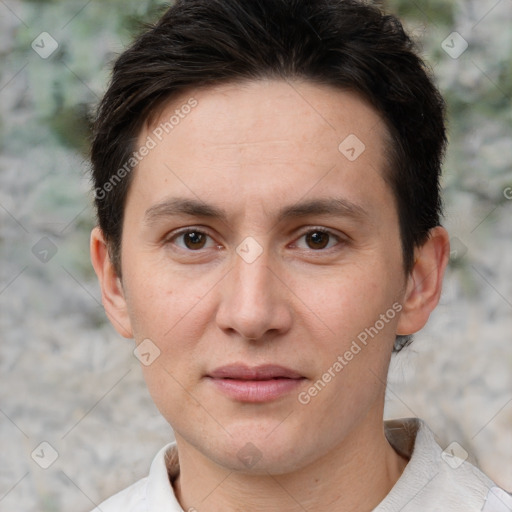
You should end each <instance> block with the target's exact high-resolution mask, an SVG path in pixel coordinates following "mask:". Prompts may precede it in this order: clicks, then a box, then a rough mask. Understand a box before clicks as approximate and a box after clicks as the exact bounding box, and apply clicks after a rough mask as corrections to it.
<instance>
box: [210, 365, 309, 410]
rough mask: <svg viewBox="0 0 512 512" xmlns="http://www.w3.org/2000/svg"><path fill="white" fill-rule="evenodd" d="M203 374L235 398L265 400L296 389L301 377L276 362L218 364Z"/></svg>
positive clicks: (300, 382)
mask: <svg viewBox="0 0 512 512" xmlns="http://www.w3.org/2000/svg"><path fill="white" fill-rule="evenodd" d="M206 378H207V379H208V380H210V381H211V382H212V384H213V385H214V386H215V387H216V389H217V390H218V391H220V392H221V393H223V394H224V395H226V396H228V397H229V398H232V399H234V400H236V401H239V402H252V403H258V402H269V401H272V400H276V399H277V398H280V397H282V396H284V395H286V394H289V393H290V392H292V391H294V390H296V389H297V387H298V386H299V385H301V384H302V382H303V381H304V380H305V377H304V376H303V375H301V374H300V373H298V372H296V371H295V370H292V369H290V368H286V367H284V366H278V365H261V366H253V367H250V366H246V365H243V364H232V365H227V366H221V367H219V368H217V369H215V370H213V371H212V372H210V373H209V374H208V375H206Z"/></svg>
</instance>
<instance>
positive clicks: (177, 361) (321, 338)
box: [91, 80, 449, 512]
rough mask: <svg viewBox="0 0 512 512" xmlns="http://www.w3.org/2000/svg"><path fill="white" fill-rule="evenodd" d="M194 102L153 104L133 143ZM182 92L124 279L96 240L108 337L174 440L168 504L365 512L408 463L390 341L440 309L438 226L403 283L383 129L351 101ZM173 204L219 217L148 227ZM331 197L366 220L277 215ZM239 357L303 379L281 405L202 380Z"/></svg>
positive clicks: (151, 171)
mask: <svg viewBox="0 0 512 512" xmlns="http://www.w3.org/2000/svg"><path fill="white" fill-rule="evenodd" d="M190 96H192V94H190V95H184V96H183V97H181V98H177V99H174V100H173V101H172V102H171V103H169V104H168V105H166V106H165V107H164V108H163V109H162V110H161V116H160V119H159V120H156V121H155V120H153V124H152V125H151V126H146V127H145V128H144V130H143V131H142V132H141V134H140V139H139V140H140V142H141V143H143V142H144V141H145V140H146V138H147V136H148V135H151V133H152V130H154V129H155V127H156V126H157V125H158V123H159V122H161V121H164V120H167V119H169V117H170V115H172V113H173V112H174V110H175V109H176V108H179V106H180V105H182V104H184V103H185V102H186V101H187V100H188V99H189V98H190ZM193 97H194V98H195V99H196V100H197V102H198V105H197V107H195V108H194V109H193V111H192V112H191V113H190V114H189V115H187V116H186V117H185V118H184V119H181V120H180V123H179V125H177V126H176V127H175V128H174V129H173V130H172V132H170V133H169V135H168V136H166V137H165V138H164V139H163V140H162V141H161V142H159V143H158V144H157V146H156V147H155V148H154V149H152V150H151V151H150V152H149V154H148V155H147V156H146V157H145V158H144V159H143V161H142V162H141V163H140V164H139V166H138V168H137V170H136V171H135V175H134V177H133V178H134V180H133V183H132V185H131V188H130V191H129V194H128V197H127V202H126V211H125V217H124V228H123V242H122V252H121V258H122V276H123V278H122V280H121V279H119V278H118V276H117V275H116V273H115V270H114V268H113V266H112V264H111V262H110V259H109V257H108V251H107V248H106V244H105V241H104V238H103V235H102V233H101V230H100V229H99V228H95V229H94V231H93V233H92V237H91V255H92V261H93V265H94V268H95V270H96V273H97V275H98V278H99V281H100V284H101V288H102V294H103V304H104V306H105V310H106V312H107V315H108V316H109V318H110V319H111V321H112V323H113V325H114V326H115V327H116V329H117V330H118V331H119V332H120V334H122V335H123V336H125V337H129V338H131V337H133V338H134V339H135V341H136V342H137V343H140V342H141V341H142V340H144V339H147V338H149V339H151V340H152V342H153V343H154V344H155V345H156V346H157V347H158V349H159V350H160V351H161V353H160V356H159V357H158V358H157V359H156V360H155V361H154V362H153V363H152V364H151V365H149V366H143V371H144V376H145V379H146V382H147V385H148V388H149V391H150V393H151V395H152V398H153V400H154V401H155V403H156V405H157V406H158V408H159V410H160V411H161V413H162V414H163V416H164V417H165V418H166V419H167V420H168V422H169V423H170V424H171V426H172V427H173V429H174V431H175V435H176V440H177V444H178V451H179V457H180V476H179V478H178V479H177V480H176V481H175V482H174V489H175V493H176V495H177V497H178V499H179V501H180V503H181V505H182V507H183V508H184V510H188V508H189V507H194V508H195V509H196V510H198V511H208V512H217V511H224V512H226V511H236V510H244V511H257V510H268V511H281V512H282V511H285V512H287V511H290V512H291V511H294V512H295V511H303V510H314V511H318V512H323V511H327V510H334V509H336V510H357V511H369V510H372V509H373V508H374V507H375V506H377V505H378V503H379V502H380V501H381V500H382V499H383V498H384V497H385V496H386V494H387V493H388V492H389V490H390V489H391V487H392V486H393V485H394V483H395V482H396V480H397V479H398V478H399V477H400V475H401V473H402V471H403V468H404V467H405V465H406V463H407V461H406V460H404V459H403V458H402V457H400V456H399V455H398V454H397V453H396V452H395V451H394V450H393V448H392V447H391V446H390V445H389V443H388V442H387V440H386V438H385V436H384V428H383V419H382V418H383V407H384V392H385V382H386V377H387V371H388V365H389V360H390V356H391V351H392V346H393V341H394V339H395V336H396V334H411V333H413V332H416V331H418V330H419V329H421V328H422V327H423V326H424V324H425V323H426V321H427V319H428V317H429V315H430V313H431V311H432V310H433V309H434V308H435V306H436V304H437V302H438V300H439V296H440V292H441V282H442V277H443V273H444V269H445V267H446V263H447V261H448V255H449V243H448V235H447V233H446V231H445V230H444V229H443V228H442V227H437V228H435V229H433V230H432V232H431V236H430V238H429V239H428V241H427V242H426V243H425V244H424V245H423V246H422V247H420V248H417V249H416V251H415V265H414V268H413V270H412V272H411V273H410V274H409V275H405V273H404V268H403V261H402V250H401V243H400V232H399V225H398V217H397V211H396V206H395V202H394V198H393V194H392V192H391V189H390V188H389V185H388V184H387V183H386V181H385V180H384V178H383V177H384V174H385V172H386V160H385V156H384V155H385V147H386V144H387V142H386V141H387V139H388V133H387V131H386V127H385V125H384V123H383V122H382V120H381V118H380V117H379V115H378V113H377V112H376V111H375V110H374V109H373V108H372V107H371V106H369V104H368V103H366V102H365V101H364V100H362V99H361V98H360V97H359V96H358V95H356V94H355V93H352V92H347V91H341V90H337V89H333V88H330V87H327V86H321V85H314V84H310V83H307V82H290V83H287V82H284V81H271V80H269V81H263V80H262V81H256V82H248V83H244V84H229V85H223V86H217V87H214V88H212V87H210V88H203V89H200V90H198V91H194V94H193ZM350 134H355V135H356V136H357V137H358V138H359V139H360V140H361V141H363V143H364V144H365V150H364V151H363V152H362V154H361V155H360V156H359V157H358V158H357V159H355V160H354V161H349V160H348V159H347V158H346V157H345V156H344V155H343V154H342V153H341V152H340V151H339V150H338V146H339V144H340V143H341V142H342V141H343V140H344V139H345V138H346V137H347V136H348V135H350ZM169 198H186V199H194V200H199V201H201V202H202V203H207V204H208V205H213V206H215V207H216V208H219V209H222V210H224V211H225V214H226V218H225V219H222V220H220V219H216V218H210V217H205V216H197V215H188V214H187V215H184V214H180V215H165V214H163V213H162V209H161V208H160V210H159V212H160V215H157V216H153V218H152V220H151V221H149V220H148V211H153V212H155V208H154V207H155V205H158V204H161V203H162V202H165V201H166V200H169ZM332 198H341V199H343V200H344V201H346V202H350V203H351V204H353V205H356V206H357V208H358V209H361V210H364V213H362V214H360V215H358V216H350V215H333V214H331V213H323V214H320V213H309V214H307V215H303V216H299V217H287V218H284V219H281V220H280V219H278V214H277V212H278V211H279V210H280V209H281V208H284V207H287V206H290V205H296V204H298V203H302V202H304V201H309V200H314V199H315V200H316V199H318V200H322V199H332ZM151 209H152V210H151ZM167 213H169V212H167ZM186 227H194V228H196V231H197V230H201V231H203V232H204V233H205V234H207V235H209V237H206V238H205V239H204V240H206V243H205V246H204V247H203V248H200V249H196V246H195V245H193V246H192V249H190V248H189V247H190V245H188V246H187V245H186V239H184V237H183V236H181V237H175V236H174V235H175V234H176V231H177V230H179V229H180V228H186ZM315 228H324V229H327V230H329V231H330V232H331V233H332V236H328V237H325V236H324V235H320V240H321V241H323V243H324V242H325V241H326V240H327V241H328V244H327V246H326V247H325V248H321V247H320V248H319V245H322V243H321V244H319V245H318V244H316V245H315V244H312V243H311V241H312V240H313V241H317V240H318V236H317V238H313V239H312V238H311V232H312V231H313V232H314V231H315ZM307 233H309V234H310V235H309V236H306V235H307ZM246 237H253V238H254V239H255V240H256V241H257V243H258V244H259V246H260V247H261V250H262V253H261V255H260V256H259V257H258V258H257V259H256V260H255V261H254V262H252V263H247V262H246V261H244V259H243V258H242V257H240V256H239V255H238V254H237V252H236V249H237V247H238V246H239V244H240V243H241V242H242V241H243V240H244V239H245V238H246ZM199 245H200V244H199ZM396 303H398V304H400V305H401V307H402V309H401V312H400V313H399V314H397V315H396V316H395V317H394V318H393V319H391V320H389V322H388V323H386V324H385V326H384V328H382V329H381V330H380V331H379V333H378V335H377V336H375V337H374V338H373V339H371V341H370V342H369V343H368V344H367V346H365V347H364V348H363V349H362V350H361V351H360V352H359V353H358V354H357V355H355V356H354V357H353V359H352V360H351V361H350V362H349V363H348V364H347V365H346V366H344V368H343V370H342V371H340V372H339V373H337V374H336V376H335V377H334V378H332V379H331V381H330V382H329V383H328V384H327V385H326V386H325V387H324V388H323V389H322V390H321V392H319V393H318V394H317V395H316V396H315V397H313V398H312V399H311V401H310V402H309V403H308V404H306V405H304V404H301V403H300V402H299V401H298V393H299V392H301V391H305V390H306V391H307V390H308V389H309V388H310V387H311V385H312V384H314V383H315V382H316V381H317V380H318V379H320V378H322V375H323V374H324V373H325V372H326V371H327V370H328V369H329V368H330V367H332V366H333V363H334V362H335V361H336V360H337V357H338V356H339V355H342V354H344V353H345V352H346V351H347V350H348V349H349V347H350V345H351V343H352V341H353V340H354V339H356V338H357V335H358V334H359V333H361V332H362V331H364V329H365V328H368V327H370V326H373V325H375V322H376V321H377V320H378V319H379V317H380V315H382V314H385V313H386V311H387V310H388V309H389V308H391V307H392V305H393V304H396ZM240 362H242V363H245V364H247V365H249V366H254V365H259V364H263V363H273V364H280V365H283V366H286V367H288V368H291V369H293V370H295V371H297V372H298V373H300V374H301V375H302V376H303V377H304V379H303V381H301V383H300V384H299V387H298V388H297V390H294V391H293V392H291V393H289V394H286V395H284V396H281V397H279V398H278V399H276V400H273V401H270V402H265V403H244V402H240V401H237V400H235V399H232V398H230V397H227V396H226V395H224V394H223V393H221V392H220V391H219V390H218V389H217V388H216V387H215V386H213V385H212V383H211V381H210V380H209V379H207V378H205V375H206V374H208V372H211V371H212V370H213V369H215V368H217V367H219V366H222V365H225V364H229V363H240ZM247 443H252V444H253V445H254V446H255V447H256V449H257V450H258V453H259V454H260V456H261V459H260V460H259V461H258V462H257V464H255V465H254V466H252V467H247V466H246V465H245V464H244V463H243V461H242V460H240V459H239V458H238V457H237V453H238V452H239V450H240V449H241V448H243V447H244V446H245V445H246V444H247Z"/></svg>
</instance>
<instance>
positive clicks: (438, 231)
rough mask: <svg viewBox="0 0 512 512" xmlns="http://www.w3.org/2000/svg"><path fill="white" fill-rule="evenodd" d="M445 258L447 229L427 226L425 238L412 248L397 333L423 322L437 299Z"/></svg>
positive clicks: (409, 331)
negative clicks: (426, 236) (412, 264)
mask: <svg viewBox="0 0 512 512" xmlns="http://www.w3.org/2000/svg"><path fill="white" fill-rule="evenodd" d="M449 258H450V239H449V236H448V233H447V231H446V229H444V228H443V227H441V226H437V227H435V228H433V229H431V230H430V234H429V238H428V240H427V241H426V242H425V243H424V244H423V245H422V246H421V247H417V248H416V250H415V251H414V267H413V269H412V271H411V273H410V274H409V276H408V278H407V286H406V292H405V296H404V298H403V302H402V306H403V309H402V312H401V314H400V320H399V321H398V326H397V334H401V335H408V334H413V333H415V332H417V331H419V330H420V329H421V328H422V327H423V326H424V325H425V324H426V323H427V320H428V318H429V316H430V313H431V312H432V311H433V310H434V308H435V307H436V306H437V304H438V302H439V297H440V296H441V288H442V283H443V276H444V271H445V269H446V265H447V264H448V260H449Z"/></svg>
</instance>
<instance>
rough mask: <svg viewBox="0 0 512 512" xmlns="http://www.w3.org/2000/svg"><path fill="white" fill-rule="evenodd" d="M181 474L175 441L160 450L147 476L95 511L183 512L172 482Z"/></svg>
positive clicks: (94, 511)
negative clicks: (164, 511) (163, 511)
mask: <svg viewBox="0 0 512 512" xmlns="http://www.w3.org/2000/svg"><path fill="white" fill-rule="evenodd" d="M178 473H179V464H178V454H177V449H176V443H175V442H174V443H170V444H168V445H166V446H164V447H163V448H162V449H161V450H160V451H159V452H158V453H157V455H156V456H155V458H154V459H153V462H152V463H151V468H150V470H149V475H148V476H147V477H145V478H142V479H141V480H139V481H138V482H135V483H134V484H133V485H131V486H130V487H127V488H126V489H124V490H122V491H121V492H118V493H117V494H115V495H114V496H112V497H111V498H109V499H108V500H106V501H104V502H103V503H101V504H100V505H98V506H97V507H96V508H95V509H94V510H93V511H92V512H159V511H161V510H166V511H168V512H181V511H182V509H181V507H180V506H179V503H178V501H177V500H176V497H175V495H174V491H173V487H172V484H171V480H172V479H173V478H175V477H176V475H177V474H178Z"/></svg>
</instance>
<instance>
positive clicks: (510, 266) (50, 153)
mask: <svg viewBox="0 0 512 512" xmlns="http://www.w3.org/2000/svg"><path fill="white" fill-rule="evenodd" d="M386 7H387V8H388V9H390V10H391V11H392V12H395V13H397V14H399V15H400V16H401V17H402V19H403V20H404V21H405V24H406V26H407V28H408V29H409V31H410V32H411V33H412V34H413V36H414V38H415V40H416V41H417V42H418V44H419V45H420V47H421V50H422V53H423V55H424V56H425V58H426V59H427V60H428V62H429V63H430V65H431V66H432V68H433V70H434V73H435V75H436V77H437V80H438V84H439V87H440V89H441V91H442V93H443V94H444V96H445V98H446V100H447V102H448V106H449V130H450V149H449V152H448V155H447V159H446V164H445V170H444V183H443V185H444V190H445V201H446V219H445V225H446V226H447V228H448V229H449V231H450V234H451V237H452V238H451V241H452V253H451V261H450V267H449V269H448V275H447V277H446V282H445V287H444V292H443V297H442V301H441V304H440V306H439V307H438V308H437V310H436V311H435V313H434V314H433V315H432V317H431V320H430V322H429V324H428V326H427V328H425V329H424V330H423V331H422V332H421V333H420V334H418V335H417V336H416V339H415V342H414V343H413V344H412V345H411V346H410V347H408V348H406V349H405V350H403V351H402V352H401V353H400V354H399V355H397V356H394V357H393V361H392V365H391V369H390V381H389V386H388V391H387V398H388V400H387V407H386V417H389V418H391V417H403V416H419V417H421V418H423V419H425V420H426V421H427V422H428V423H429V424H430V426H431V428H432V429H433V430H434V432H435V434H436V436H437V438H438V441H439V443H440V444H441V446H442V447H443V448H444V447H446V446H447V445H449V444H450V443H451V442H453V441H456V442H458V443H459V444H460V445H461V447H462V448H463V449H464V450H465V451H467V452H468V457H469V459H470V460H471V461H473V462H474V463H477V464H478V465H479V466H480V467H481V468H482V469H483V470H484V471H485V472H486V473H487V474H488V475H489V476H490V477H491V478H493V479H494V480H495V481H496V482H497V483H498V484H500V485H501V486H504V487H505V488H507V489H508V490H512V101H511V100H512V30H511V27H512V1H511V0H465V1H446V0H443V1H441V0H430V1H429V0H427V1H421V2H420V1H410V0H389V1H388V2H386ZM163 8H165V3H164V2H160V1H157V0H142V1H138V0H137V1H136V0H124V1H121V0H110V1H109V2H100V1H99V0H89V1H87V0H67V1H65V2H64V1H63V0H61V1H58V0H54V1H42V0H39V1H17V0H0V251H1V261H2V263H1V267H0V311H1V313H0V329H1V344H0V375H1V377H0V378H1V385H0V444H1V446H2V449H1V452H0V453H1V455H0V461H1V463H0V510H1V511H10V512H11V511H13V510H16V511H18V510H19V511H24V512H32V511H43V512H50V511H51V512H61V511H64V510H74V511H77V512H82V511H83V512H86V511H88V510H90V509H92V508H94V506H95V505H96V504H97V503H99V502H100V501H101V500H103V499H104V498H106V497H107V496H109V495H111V494H113V493H114V492H115V491H117V490H120V489H121V488H124V487H125V486H127V485H129V484H131V483H133V482H134V481H135V480H136V479H138V478H141V477H142V476H145V475H146V474H147V471H148V468H149V464H150V462H151V460H152V458H153V456H154V454H155V453H156V451H157V450H158V449H159V448H160V447H161V446H162V445H163V444H165V443H167V442H168V441H169V440H171V439H172V431H171V429H170V427H169V426H168V425H167V423H166V422H165V421H164V420H163V419H162V418H161V417H160V415H159V413H158V411H157V410H156V408H155V406H154V405H153V403H152V401H151V399H150V397H149V394H148V393H147V391H146V389H145V385H144V382H143V380H142V376H141V371H140V368H139V362H138V361H137V360H136V358H135V357H134V355H133V348H134V347H133V345H132V342H130V341H126V340H124V339H122V338H120V337H119V336H118V335H117V334H116V333H115V331H114V329H113V328H112V327H111V326H110V325H109V324H108V322H107V320H106V318H105V315H104V312H103V308H102V306H101V301H100V294H99V290H98V286H97V283H96V279H95V276H94V275H93V270H92V267H91V265H90V263H89V255H88V241H89V233H90V230H91V228H92V227H93V225H94V214H93V211H92V208H91V204H92V194H91V192H90V184H89V181H88V176H87V167H88V164H87V145H88V134H89V122H88V114H89V113H90V111H91V109H92V108H93V106H94V105H95V104H96V102H97V101H98V100H99V98H100V97H101V95H102V92H103V91H104V90H105V87H106V83H107V80H108V77H109V73H110V67H111V64H112V62H113V59H114V58H115V56H116V55H117V54H118V53H119V52H121V51H122V49H123V48H124V47H125V46H126V45H127V44H128V43H129V42H130V40H131V38H132V36H133V34H134V33H135V32H137V31H139V30H140V29H141V23H143V22H149V21H152V20H155V19H156V18H157V16H158V13H160V12H162V9H163ZM41 443H42V444H41Z"/></svg>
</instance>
